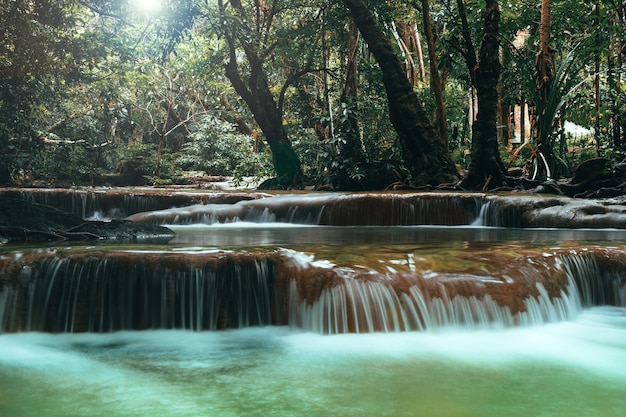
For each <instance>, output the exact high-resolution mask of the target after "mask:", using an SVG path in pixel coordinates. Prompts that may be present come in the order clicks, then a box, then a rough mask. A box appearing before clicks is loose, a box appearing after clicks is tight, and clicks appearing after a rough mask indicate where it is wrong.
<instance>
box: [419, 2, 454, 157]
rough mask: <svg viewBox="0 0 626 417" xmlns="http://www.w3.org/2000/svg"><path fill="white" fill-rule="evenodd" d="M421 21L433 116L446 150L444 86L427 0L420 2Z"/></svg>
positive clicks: (446, 129)
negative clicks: (426, 52)
mask: <svg viewBox="0 0 626 417" xmlns="http://www.w3.org/2000/svg"><path fill="white" fill-rule="evenodd" d="M422 19H423V21H424V32H425V33H426V44H427V46H428V61H429V63H430V90H431V91H432V93H433V95H434V96H435V115H436V119H437V127H438V131H439V137H440V138H441V140H442V141H443V143H444V145H445V147H446V149H448V122H447V120H446V107H445V104H444V101H443V88H444V86H443V83H442V81H441V77H440V75H439V65H438V64H437V51H436V47H435V35H434V33H433V25H432V21H431V19H430V5H429V2H428V0H422Z"/></svg>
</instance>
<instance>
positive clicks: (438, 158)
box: [342, 0, 457, 185]
mask: <svg viewBox="0 0 626 417" xmlns="http://www.w3.org/2000/svg"><path fill="white" fill-rule="evenodd" d="M342 1H343V3H344V5H345V6H346V7H347V8H348V9H349V10H350V14H351V15H352V17H353V18H354V22H355V23H356V25H357V27H358V28H359V31H360V32H361V34H362V35H363V38H364V39H365V41H366V42H367V45H368V46H369V49H370V51H371V52H372V54H373V55H374V57H375V58H376V61H377V62H378V65H379V66H380V68H381V71H382V75H383V84H384V85H385V91H386V93H387V100H388V105H389V116H390V119H391V123H392V124H393V126H394V128H395V130H396V132H397V134H398V137H399V140H400V144H401V146H402V150H403V153H404V160H405V163H406V165H407V168H408V169H409V171H410V173H411V175H412V182H413V183H414V184H415V185H426V184H430V185H434V184H442V183H447V182H451V181H454V179H455V178H456V174H457V173H456V168H455V167H454V164H453V163H452V160H451V159H450V156H449V154H448V152H447V151H446V149H445V148H444V146H443V143H442V142H441V139H440V138H439V137H438V135H437V133H436V130H435V128H434V127H433V125H432V123H431V121H430V119H429V117H428V115H427V114H426V111H425V110H424V107H423V105H422V104H421V103H420V101H419V100H418V98H417V96H416V95H415V92H414V91H413V86H411V84H410V83H409V81H408V79H407V78H406V73H405V71H404V69H403V68H402V65H401V63H400V60H399V59H398V56H397V55H396V54H395V52H394V50H393V46H392V44H391V42H390V41H389V38H387V36H385V34H384V33H383V31H382V30H381V28H380V27H379V26H378V23H377V22H376V18H375V16H374V14H373V13H372V12H371V11H370V10H369V9H368V8H367V5H366V4H365V2H364V1H363V0H342Z"/></svg>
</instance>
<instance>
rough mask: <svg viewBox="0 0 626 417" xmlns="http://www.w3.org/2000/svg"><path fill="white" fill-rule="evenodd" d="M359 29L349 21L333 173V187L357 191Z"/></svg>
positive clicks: (360, 150)
mask: <svg viewBox="0 0 626 417" xmlns="http://www.w3.org/2000/svg"><path fill="white" fill-rule="evenodd" d="M358 47H359V31H358V29H357V27H356V25H355V24H354V21H351V22H350V27H349V30H348V48H347V58H346V80H345V84H344V87H343V91H342V93H341V98H340V103H341V107H340V109H339V115H338V119H339V120H338V122H337V131H338V133H339V136H340V137H341V139H342V141H341V142H340V144H339V156H340V159H341V167H340V168H339V172H338V173H337V178H336V181H334V182H335V184H333V185H335V187H336V188H337V189H340V190H361V189H363V187H362V186H361V185H360V184H359V181H357V180H355V179H354V175H351V174H353V173H354V169H355V168H357V167H358V165H359V164H362V163H363V162H364V161H365V158H364V155H363V142H362V140H361V129H360V127H359V121H358V118H357V113H358V108H357V89H358V85H359V80H358V59H357V54H358Z"/></svg>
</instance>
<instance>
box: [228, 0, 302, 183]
mask: <svg viewBox="0 0 626 417" xmlns="http://www.w3.org/2000/svg"><path fill="white" fill-rule="evenodd" d="M218 6H219V15H220V16H221V18H222V19H224V20H222V21H221V22H220V23H219V24H218V26H217V29H218V31H219V32H220V33H221V35H223V36H224V38H225V39H226V42H227V44H228V58H227V63H226V65H225V73H226V77H228V79H229V80H230V82H231V83H232V85H233V87H234V89H235V91H236V92H237V93H238V94H239V95H240V96H241V98H242V99H243V100H244V101H245V102H246V104H247V105H248V107H249V108H250V111H251V112H252V113H253V115H254V118H255V120H256V122H257V124H258V125H259V127H260V129H261V131H262V132H263V135H264V136H265V140H266V141H267V144H268V145H269V147H270V149H271V151H272V160H273V162H274V168H275V169H276V175H277V176H276V178H275V179H273V180H272V181H271V182H270V183H268V186H269V187H274V186H279V187H285V186H287V187H288V186H291V185H293V184H294V182H296V181H297V179H298V175H299V174H300V160H299V158H298V156H297V155H296V153H295V151H294V150H293V147H292V146H291V141H290V140H289V137H288V136H287V132H286V130H285V128H284V126H283V114H282V108H281V106H280V103H281V101H282V100H281V98H280V97H279V99H278V100H277V99H276V98H275V97H274V95H273V94H272V90H271V89H270V85H269V80H268V75H267V74H266V70H265V65H266V60H268V59H272V58H273V57H274V56H275V50H276V48H277V47H278V46H279V44H280V43H281V42H285V41H286V40H285V39H279V38H278V37H277V31H276V30H275V28H274V25H275V24H276V21H277V20H278V19H279V17H280V13H281V12H282V11H284V9H283V5H282V4H281V2H280V1H274V2H272V4H271V5H267V4H265V3H264V2H262V1H254V2H253V3H252V4H250V5H244V4H243V3H242V2H241V0H232V1H231V2H230V3H229V4H228V3H225V2H223V1H222V0H219V1H218ZM229 9H232V10H229ZM283 35H284V34H283ZM239 51H243V56H245V59H246V64H247V69H248V73H247V74H244V72H243V69H242V66H241V65H240V63H239V57H240V56H241V55H240V54H239ZM306 71H307V70H305V72H306ZM298 75H301V74H300V73H298ZM292 78H297V77H292ZM288 82H293V79H292V80H289V81H288ZM281 91H284V90H281ZM283 94H284V93H283Z"/></svg>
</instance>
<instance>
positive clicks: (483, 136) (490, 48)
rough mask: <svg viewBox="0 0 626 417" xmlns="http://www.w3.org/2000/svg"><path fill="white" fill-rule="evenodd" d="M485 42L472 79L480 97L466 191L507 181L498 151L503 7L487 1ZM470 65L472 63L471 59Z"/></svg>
mask: <svg viewBox="0 0 626 417" xmlns="http://www.w3.org/2000/svg"><path fill="white" fill-rule="evenodd" d="M485 3H486V7H485V22H484V29H483V30H484V33H483V41H482V44H481V48H480V52H479V56H478V61H477V62H476V64H475V65H474V67H473V68H472V70H473V71H472V73H471V75H472V78H473V79H474V82H475V85H476V92H477V94H478V115H477V116H476V120H475V121H474V124H473V132H472V150H471V160H470V166H469V170H468V172H467V174H466V176H465V178H463V180H462V181H461V183H460V187H461V188H465V189H478V188H483V189H493V188H498V187H500V186H502V185H504V184H505V183H506V182H507V178H506V175H505V172H506V169H505V167H504V164H503V163H502V159H501V158H500V153H499V151H498V131H497V120H498V80H499V78H500V69H501V64H500V59H499V57H500V53H499V51H500V38H499V33H498V27H499V23H500V8H499V6H498V2H497V1H495V0H486V2H485ZM469 61H470V62H468V67H469V64H470V63H471V60H469Z"/></svg>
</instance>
